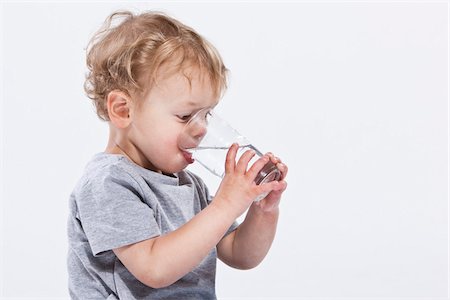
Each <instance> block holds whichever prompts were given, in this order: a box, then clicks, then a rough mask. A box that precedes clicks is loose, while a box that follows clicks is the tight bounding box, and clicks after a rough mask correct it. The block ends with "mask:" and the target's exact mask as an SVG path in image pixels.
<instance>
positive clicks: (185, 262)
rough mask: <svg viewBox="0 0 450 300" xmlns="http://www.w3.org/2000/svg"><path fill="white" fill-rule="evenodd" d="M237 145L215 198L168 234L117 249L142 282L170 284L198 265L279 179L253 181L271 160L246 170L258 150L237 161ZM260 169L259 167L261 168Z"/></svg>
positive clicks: (153, 284) (160, 285)
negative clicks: (242, 215) (265, 181)
mask: <svg viewBox="0 0 450 300" xmlns="http://www.w3.org/2000/svg"><path fill="white" fill-rule="evenodd" d="M237 149H238V147H237V145H233V146H232V147H231V148H230V150H229V151H228V154H227V159H226V166H225V176H224V179H223V180H222V183H221V186H220V187H219V191H218V192H217V194H216V197H215V198H214V201H213V202H212V203H211V204H210V205H209V206H208V207H206V208H205V209H203V210H202V211H201V212H200V213H199V214H197V215H196V216H195V217H194V218H192V219H191V220H190V221H189V222H188V223H186V224H185V225H183V226H181V227H180V228H178V229H177V230H175V231H173V232H170V233H168V234H166V235H163V236H160V237H156V238H153V239H149V240H146V241H142V242H138V243H135V244H132V245H128V246H124V247H120V248H117V249H114V253H115V254H116V255H117V257H118V258H119V259H120V261H121V262H122V263H123V264H124V266H125V267H126V268H127V269H128V270H129V271H130V272H131V273H132V274H133V275H134V276H135V277H136V278H137V279H138V280H139V281H141V282H142V283H144V284H146V285H148V286H151V287H153V288H161V287H165V286H168V285H170V284H172V283H174V282H175V281H177V280H178V279H180V278H181V277H183V276H184V275H185V274H187V273H188V272H190V271H191V270H192V269H194V268H195V266H197V265H198V264H199V263H200V262H201V261H202V260H203V258H204V257H205V256H206V255H207V254H208V253H209V251H211V249H212V248H214V247H215V246H216V245H217V244H218V243H219V241H220V240H221V239H222V237H223V235H224V234H225V232H226V231H227V229H228V228H229V227H230V226H231V224H232V223H233V221H234V220H235V219H236V218H238V217H239V216H240V215H241V214H242V213H244V211H245V210H246V209H247V208H248V207H249V206H250V204H251V203H252V202H253V199H254V198H255V197H256V196H257V195H260V194H262V193H264V192H269V191H271V190H273V189H274V188H275V187H276V186H277V183H276V182H271V183H266V184H263V185H259V186H257V185H256V184H254V182H253V180H254V178H255V177H256V174H257V173H258V172H259V170H260V169H261V168H262V167H263V166H264V164H265V163H266V162H267V159H268V158H266V159H265V160H264V159H261V160H260V161H258V162H259V164H258V162H256V163H255V164H254V165H253V166H252V168H251V169H250V170H249V171H248V172H246V167H247V165H248V162H249V161H250V159H251V158H252V157H253V155H254V152H252V151H248V152H247V153H245V154H244V155H242V157H241V158H240V159H239V162H238V163H237V164H236V162H235V158H236V152H237ZM258 168H259V169H258Z"/></svg>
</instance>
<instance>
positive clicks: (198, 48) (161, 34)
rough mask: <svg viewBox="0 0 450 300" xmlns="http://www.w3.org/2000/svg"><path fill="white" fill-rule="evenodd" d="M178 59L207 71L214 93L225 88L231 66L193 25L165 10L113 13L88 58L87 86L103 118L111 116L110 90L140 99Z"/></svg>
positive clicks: (91, 45) (180, 65) (180, 64)
mask: <svg viewBox="0 0 450 300" xmlns="http://www.w3.org/2000/svg"><path fill="white" fill-rule="evenodd" d="M174 60H175V61H176V62H177V65H176V66H177V69H178V70H181V69H182V68H185V67H187V64H189V65H194V66H197V67H199V68H200V69H201V70H202V71H206V72H207V75H208V76H209V79H210V81H211V84H212V88H213V91H214V94H215V96H217V97H220V96H221V95H222V94H223V92H224V91H225V89H226V86H227V78H226V73H227V69H226V67H225V66H224V64H223V61H222V59H221V57H220V55H219V53H218V52H217V50H216V49H215V48H214V46H212V45H211V44H210V43H209V42H208V41H207V40H206V39H204V38H203V37H202V36H200V35H199V34H198V33H196V32H195V31H194V30H193V29H192V28H190V27H188V26H186V25H184V24H182V23H181V22H179V21H177V20H175V19H173V18H171V17H169V16H167V15H165V14H164V13H160V12H144V13H141V14H138V15H134V14H133V13H131V12H129V11H118V12H114V13H113V14H111V15H110V16H109V17H108V18H107V19H106V21H105V23H104V25H103V27H102V28H101V29H100V30H99V31H98V32H97V33H96V34H95V35H94V36H93V38H92V39H91V40H90V42H89V45H88V49H87V57H86V64H87V67H88V70H89V72H88V73H87V75H86V81H85V84H84V89H85V91H86V94H87V96H88V97H89V98H90V99H92V101H93V103H94V105H95V107H96V110H97V115H98V116H99V118H100V119H102V120H105V121H108V120H109V117H108V111H107V105H106V99H107V97H108V94H109V93H110V92H111V91H113V90H120V91H122V92H125V93H126V94H127V95H129V96H136V98H140V97H142V96H143V95H144V94H145V93H147V92H148V91H149V90H150V89H151V87H152V85H153V84H152V83H154V82H155V77H156V72H157V70H158V68H159V67H160V66H161V65H162V64H164V63H166V62H173V61H174Z"/></svg>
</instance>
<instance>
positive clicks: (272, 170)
mask: <svg viewBox="0 0 450 300" xmlns="http://www.w3.org/2000/svg"><path fill="white" fill-rule="evenodd" d="M280 177H281V172H280V170H278V168H277V166H276V165H275V164H274V163H272V162H271V161H269V162H268V163H267V164H266V165H265V166H264V167H263V168H262V170H261V171H259V174H258V176H256V178H255V183H256V184H257V185H260V184H263V183H267V182H271V181H274V180H279V179H280ZM268 194H269V193H264V194H261V195H259V196H258V197H256V198H255V200H253V201H255V202H258V201H261V200H262V199H264V198H265V197H266V196H267V195H268Z"/></svg>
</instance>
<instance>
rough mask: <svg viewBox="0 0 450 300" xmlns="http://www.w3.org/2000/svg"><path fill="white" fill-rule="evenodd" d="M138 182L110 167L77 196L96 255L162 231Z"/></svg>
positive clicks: (82, 222)
mask: <svg viewBox="0 0 450 300" xmlns="http://www.w3.org/2000/svg"><path fill="white" fill-rule="evenodd" d="M140 195H141V194H140V187H139V185H138V184H137V182H136V181H135V180H134V179H133V178H132V177H131V175H129V174H128V173H126V172H125V171H123V170H121V169H119V168H118V167H115V166H111V167H108V168H107V171H105V172H99V173H97V174H96V176H93V177H91V178H90V180H89V181H87V182H86V184H85V185H84V186H83V188H82V189H81V191H80V193H79V194H78V195H77V197H76V203H77V209H78V218H79V220H80V222H81V225H82V227H83V230H84V232H85V234H86V236H87V239H88V241H89V244H90V246H91V249H92V253H93V254H94V255H95V256H98V255H100V254H101V253H102V252H104V251H108V250H112V249H115V248H118V247H122V246H125V245H130V244H133V243H136V242H140V241H143V240H146V239H150V238H153V237H156V236H159V235H160V234H161V232H160V228H159V227H158V224H157V222H156V219H155V214H154V211H153V209H152V208H151V207H149V206H148V205H147V204H146V203H145V202H143V200H142V197H141V196H140Z"/></svg>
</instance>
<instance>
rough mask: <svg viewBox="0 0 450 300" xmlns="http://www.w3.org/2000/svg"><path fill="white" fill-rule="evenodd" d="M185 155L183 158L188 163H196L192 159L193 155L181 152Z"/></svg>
mask: <svg viewBox="0 0 450 300" xmlns="http://www.w3.org/2000/svg"><path fill="white" fill-rule="evenodd" d="M181 153H183V157H184V159H185V160H186V162H187V163H189V164H192V163H193V162H194V159H193V158H192V154H191V153H189V152H186V151H181Z"/></svg>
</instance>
